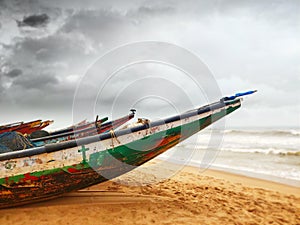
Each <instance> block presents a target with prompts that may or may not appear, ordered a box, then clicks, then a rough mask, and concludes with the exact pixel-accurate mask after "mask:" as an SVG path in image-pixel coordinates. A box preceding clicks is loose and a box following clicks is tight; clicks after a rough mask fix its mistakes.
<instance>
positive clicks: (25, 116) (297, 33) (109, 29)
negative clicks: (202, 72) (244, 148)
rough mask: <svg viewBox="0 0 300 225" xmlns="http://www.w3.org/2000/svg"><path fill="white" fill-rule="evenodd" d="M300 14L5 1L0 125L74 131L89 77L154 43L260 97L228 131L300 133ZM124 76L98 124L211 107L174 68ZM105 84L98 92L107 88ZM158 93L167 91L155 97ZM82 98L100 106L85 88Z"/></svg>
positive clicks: (228, 86)
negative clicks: (116, 52)
mask: <svg viewBox="0 0 300 225" xmlns="http://www.w3.org/2000/svg"><path fill="white" fill-rule="evenodd" d="M299 12H300V1H298V0H294V1H291V0H290V1H289V0H282V1H280V0H274V1H271V0H270V1H255V0H249V1H240V0H227V1H221V0H215V1H214V0H205V1H196V0H195V1H181V0H177V1H175V0H174V1H173V0H164V1H134V0H131V1H124V0H120V1H36V0H30V1H29V0H28V1H27V0H20V1H12V0H7V1H4V0H0V94H1V98H0V106H1V116H0V124H3V123H8V122H16V121H19V120H34V119H37V118H41V119H54V120H55V121H56V123H55V125H54V126H53V127H55V128H56V127H60V126H64V125H69V124H70V123H72V122H73V118H72V116H73V113H72V105H73V99H74V95H75V91H76V88H77V86H78V85H80V83H79V82H80V81H81V79H82V77H84V75H85V74H86V73H87V71H88V68H90V67H91V66H92V65H93V63H95V62H96V60H97V59H98V58H99V57H101V56H102V55H103V54H105V53H106V52H108V51H110V50H111V49H114V48H116V47H118V46H120V45H125V44H128V43H132V42H140V41H145V40H154V41H162V42H167V43H171V44H174V45H178V46H180V47H182V48H185V49H187V50H189V51H191V52H192V53H193V54H195V55H196V56H197V57H199V59H200V60H201V61H202V62H203V63H204V64H206V65H207V66H208V68H209V69H210V70H211V72H212V73H213V75H214V78H215V80H216V82H217V84H218V87H219V88H220V91H221V93H222V94H223V95H230V94H234V93H236V92H239V91H247V90H251V89H258V90H259V92H258V93H257V94H256V95H254V96H252V97H248V98H246V99H245V101H244V104H243V108H242V109H241V110H239V111H238V112H236V113H235V114H233V115H231V116H230V117H228V119H226V126H227V127H249V126H252V127H255V126H259V127H270V126H271V127H296V128H299V127H300V88H299V87H300V44H299V43H300V13H299ZM112 63H113V62H112ZM118 75H119V76H116V77H115V79H112V80H111V81H110V82H108V84H107V85H106V86H105V88H104V89H103V91H104V94H103V93H102V95H101V96H100V97H99V96H98V97H99V99H97V104H96V106H95V107H96V111H97V112H98V113H99V115H100V116H105V115H111V114H112V112H111V110H112V108H113V109H114V110H115V111H117V112H113V114H114V115H115V116H120V115H124V114H127V113H128V109H129V108H131V107H135V108H137V110H138V113H139V114H138V116H141V117H145V116H146V117H152V118H157V117H166V116H168V115H169V114H170V113H171V114H172V113H173V114H174V113H176V112H177V111H183V110H188V109H189V107H190V106H191V105H192V106H193V105H195V104H196V103H197V102H199V103H198V105H199V106H200V105H201V104H204V103H205V98H203V96H201V95H198V94H196V93H197V90H196V89H197V87H193V85H192V84H190V83H189V80H188V79H187V77H186V76H185V75H183V74H182V73H181V72H180V71H178V70H176V69H174V68H171V67H168V66H166V65H164V66H163V65H157V64H156V65H154V64H151V63H148V64H143V65H136V66H133V67H130V68H126V69H124V70H122V71H121V72H120V73H119V74H118ZM149 76H150V77H152V78H151V79H149ZM159 76H161V78H160V79H159ZM153 77H154V78H153ZM127 78H128V79H127ZM132 79H135V82H134V83H132ZM103 80H105V77H101V79H99V80H97V79H95V80H91V85H92V84H94V86H97V87H99V88H100V87H101V85H102V81H103ZM139 82H141V83H139ZM145 84H147V85H145ZM203 85H205V84H203ZM131 87H132V88H131ZM138 87H140V88H139V89H138ZM141 87H142V88H141ZM153 87H155V88H156V89H155V88H154V89H153ZM124 88H125V89H126V90H125V89H124ZM151 88H152V89H151ZM121 89H122V90H123V89H124V93H123V92H121V93H120V92H119V90H121ZM132 90H137V91H135V92H133V91H132ZM149 90H150V91H149ZM156 90H164V91H161V92H157V94H156V96H155V93H156ZM178 90H179V91H178ZM186 90H188V91H187V92H189V93H187V94H186V93H185V91H186ZM99 91H100V90H99ZM116 93H118V95H117V94H116ZM187 95H188V97H187ZM116 96H117V97H116ZM120 96H121V97H120ZM124 96H125V97H126V98H124ZM168 96H169V97H168ZM122 97H123V98H122ZM127 97H128V99H131V100H130V101H128V102H126V99H127ZM133 97H134V98H133ZM80 98H82V99H81V100H83V101H85V99H88V98H93V97H91V96H89V94H88V88H87V93H86V95H84V94H81V97H80ZM187 99H188V100H189V101H191V102H192V103H191V104H190V103H187V102H188V101H187ZM215 100H217V99H215ZM93 101H94V100H93ZM115 104H117V107H116V106H114V107H112V105H115ZM172 105H173V108H172V107H171V106H172ZM168 107H169V108H168ZM88 110H89V109H88ZM90 111H91V112H92V113H94V111H95V109H94V108H93V109H91V110H90ZM93 115H94V114H93ZM93 115H92V116H93ZM82 117H86V118H88V119H92V118H91V114H86V115H84V113H83V115H82ZM82 119H84V118H82ZM76 120H77V118H76ZM74 122H75V121H74Z"/></svg>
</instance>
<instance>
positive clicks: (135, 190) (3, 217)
mask: <svg viewBox="0 0 300 225" xmlns="http://www.w3.org/2000/svg"><path fill="white" fill-rule="evenodd" d="M156 164H159V165H158V166H155V165H156ZM173 167H174V168H177V167H178V166H175V165H174V164H171V163H166V162H163V163H162V162H161V161H157V160H156V161H151V162H149V163H147V164H145V165H144V166H142V167H141V168H139V169H137V170H134V171H132V172H130V173H128V174H125V175H123V176H121V177H119V178H116V179H114V180H113V181H108V182H105V183H102V184H99V185H95V186H93V187H90V188H88V189H85V190H81V191H77V192H72V193H69V194H66V195H65V196H63V197H61V198H58V199H54V200H50V201H46V202H41V203H36V204H31V205H26V206H22V207H17V208H10V209H2V210H1V214H0V223H1V224H6V225H9V224H300V188H297V187H292V186H287V185H283V184H279V183H273V182H270V181H265V180H259V179H254V178H248V177H244V176H240V175H234V174H230V173H225V172H220V171H214V170H205V171H204V172H203V171H200V170H199V168H195V167H184V168H183V169H182V170H180V171H179V172H176V173H174V175H173V176H171V177H169V178H167V179H162V177H164V176H163V175H165V174H170V171H171V170H172V169H173ZM160 175H162V176H160ZM141 183H143V185H142V186H141V185H140V184H141ZM146 183H147V184H146Z"/></svg>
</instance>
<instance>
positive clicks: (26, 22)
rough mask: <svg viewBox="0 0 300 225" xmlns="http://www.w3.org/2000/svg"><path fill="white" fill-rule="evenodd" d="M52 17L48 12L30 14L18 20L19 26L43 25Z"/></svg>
mask: <svg viewBox="0 0 300 225" xmlns="http://www.w3.org/2000/svg"><path fill="white" fill-rule="evenodd" d="M49 20H50V18H49V16H48V15H47V14H45V13H43V14H39V15H30V16H26V17H24V18H23V20H22V21H17V23H18V26H19V27H23V26H30V27H43V26H46V24H47V23H48V22H49Z"/></svg>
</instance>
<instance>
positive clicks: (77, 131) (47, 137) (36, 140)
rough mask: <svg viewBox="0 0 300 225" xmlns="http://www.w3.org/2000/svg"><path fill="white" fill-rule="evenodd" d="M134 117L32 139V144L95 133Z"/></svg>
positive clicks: (132, 115) (131, 115) (129, 116)
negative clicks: (89, 132) (90, 132)
mask: <svg viewBox="0 0 300 225" xmlns="http://www.w3.org/2000/svg"><path fill="white" fill-rule="evenodd" d="M133 117H134V114H133V113H131V114H129V115H127V116H123V117H121V118H119V119H116V120H112V121H108V122H104V123H102V124H101V125H100V127H98V128H96V127H89V128H85V129H81V130H80V129H79V130H76V128H75V129H73V131H69V132H65V133H60V134H55V135H50V136H45V137H40V138H34V139H30V141H32V142H39V141H46V140H51V139H55V138H60V137H66V136H69V135H76V134H80V133H84V132H88V131H93V130H95V129H96V130H98V129H103V128H105V127H107V126H110V125H112V124H113V123H115V122H116V121H119V120H122V119H124V120H125V119H127V118H130V119H132V118H133ZM91 124H92V123H91Z"/></svg>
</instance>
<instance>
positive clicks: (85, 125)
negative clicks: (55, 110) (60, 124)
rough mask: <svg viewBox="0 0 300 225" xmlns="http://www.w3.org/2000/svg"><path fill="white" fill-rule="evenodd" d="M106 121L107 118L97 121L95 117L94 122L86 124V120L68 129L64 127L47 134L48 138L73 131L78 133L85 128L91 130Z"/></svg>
mask: <svg viewBox="0 0 300 225" xmlns="http://www.w3.org/2000/svg"><path fill="white" fill-rule="evenodd" d="M107 120H108V117H104V118H102V119H98V116H97V118H96V120H95V121H93V122H86V120H83V121H81V122H79V123H78V124H75V125H73V126H69V127H66V128H63V129H60V130H56V131H52V132H49V136H53V135H58V134H63V133H67V132H72V131H74V130H76V131H79V130H83V129H87V128H91V127H95V126H100V125H101V124H102V123H104V122H106V121H107Z"/></svg>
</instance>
